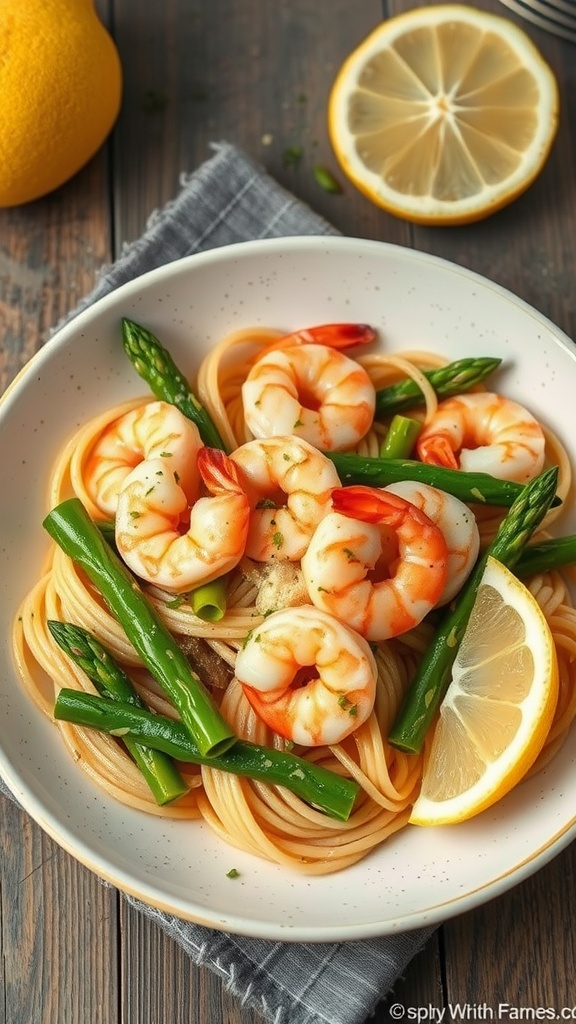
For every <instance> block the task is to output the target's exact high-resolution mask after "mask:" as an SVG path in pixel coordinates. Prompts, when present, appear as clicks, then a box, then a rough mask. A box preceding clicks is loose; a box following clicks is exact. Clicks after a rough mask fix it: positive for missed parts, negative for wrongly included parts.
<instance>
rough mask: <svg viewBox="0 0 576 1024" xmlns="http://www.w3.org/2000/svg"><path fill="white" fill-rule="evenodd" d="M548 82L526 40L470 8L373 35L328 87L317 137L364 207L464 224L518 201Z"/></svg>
mask: <svg viewBox="0 0 576 1024" xmlns="http://www.w3.org/2000/svg"><path fill="white" fill-rule="evenodd" d="M558 108H559V98H558V86H557V82H556V78H555V76H554V74H553V72H552V70H551V69H550V67H549V66H548V64H547V63H546V62H545V60H544V59H543V57H542V56H541V54H540V53H539V51H538V50H537V48H536V46H535V45H534V44H533V43H532V41H531V40H530V39H529V37H528V36H527V35H526V33H525V32H524V31H523V30H522V29H520V28H518V27H517V26H516V25H514V24H513V23H512V22H511V21H509V20H508V19H506V18H502V17H499V16H497V15H493V14H489V13H487V12H486V11H480V10H477V9H475V8H474V7H465V6H461V5H458V4H454V5H453V4H449V5H441V6H433V7H420V8H416V9H414V10H411V11H408V12H407V13H405V14H401V15H398V16H397V17H393V18H390V19H389V20H387V21H385V22H383V23H382V24H381V25H379V26H378V27H377V28H376V29H375V30H374V31H373V32H372V33H371V35H369V36H368V37H367V38H366V39H365V40H364V41H363V42H362V43H361V44H360V46H359V47H358V48H357V49H356V50H354V52H353V53H352V54H351V55H350V56H349V57H348V59H347V60H346V61H345V62H344V64H343V65H342V67H341V68H340V70H339V72H338V74H337V76H336V79H335V82H334V84H333V87H332V90H331V93H330V98H329V104H328V128H329V134H330V139H331V142H332V146H333V149H334V152H335V154H336V158H337V160H338V162H339V163H340V165H341V167H342V169H343V171H344V173H345V174H346V175H347V176H348V177H349V178H350V179H351V181H352V182H353V183H354V184H355V185H356V186H357V188H359V189H360V191H361V192H363V193H364V194H365V195H366V196H367V197H368V199H370V200H372V202H374V203H375V204H377V205H378V206H381V207H383V208H384V209H385V210H388V211H389V212H390V213H392V214H395V215H396V216H398V217H402V218H405V219H407V220H410V221H414V222H416V223H425V224H466V223H470V222H472V221H475V220H480V219H481V218H483V217H486V216H488V215H489V214H491V213H494V212H495V211H496V210H499V209H501V207H503V206H505V205H506V204H508V203H510V202H511V201H512V200H513V199H515V198H516V197H517V196H519V195H520V194H521V193H522V192H524V191H525V189H527V188H528V186H529V185H530V184H531V183H532V182H533V181H534V179H535V178H536V176H537V175H538V174H539V172H540V171H541V169H542V167H543V166H544V163H545V162H546V159H547V157H548V154H549V152H550V148H551V146H552V143H553V141H554V137H555V135H556V130H557V125H558Z"/></svg>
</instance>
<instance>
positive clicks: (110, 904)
mask: <svg viewBox="0 0 576 1024" xmlns="http://www.w3.org/2000/svg"><path fill="white" fill-rule="evenodd" d="M0 800H1V807H2V822H3V828H2V832H1V839H0V842H1V846H0V850H1V854H2V865H1V872H2V876H1V877H2V882H1V888H0V897H1V901H2V902H1V915H2V959H3V970H4V979H3V981H4V999H3V1001H2V1003H0V1005H1V1006H2V1011H0V1013H2V1012H3V1013H4V1014H5V1016H4V1018H3V1019H4V1020H5V1022H6V1024H16V1022H18V1024H19V1022H22V1024H25V1022H28V1021H30V1022H31V1024H32V1022H34V1024H36V1022H38V1024H40V1022H45V1024H56V1022H57V1024H78V1022H79V1021H83V1020H86V1021H88V1020H89V1021H91V1022H93V1024H111V1022H112V1021H114V1020H115V1018H116V1009H117V1005H118V983H117V972H116V970H115V964H116V961H117V942H116V935H117V926H116V915H117V895H116V893H115V891H114V890H113V889H111V888H109V887H106V886H103V885H102V884H101V883H100V882H99V880H98V879H97V878H96V877H95V875H93V874H92V872H90V871H87V870H86V869H85V868H83V867H82V866H81V865H80V864H79V863H78V862H77V861H76V860H74V859H73V858H72V857H70V856H68V854H66V853H65V852H64V851H63V850H61V849H60V847H58V846H57V845H56V844H55V843H53V842H52V840H51V839H49V837H48V836H47V835H46V834H45V833H44V832H43V831H42V830H41V829H40V828H39V827H38V826H37V825H35V824H34V822H33V821H32V819H31V818H30V817H29V816H28V815H27V814H25V813H24V812H23V811H22V810H20V808H18V807H16V806H15V805H14V804H13V803H12V801H10V800H7V799H6V797H3V796H2V797H0Z"/></svg>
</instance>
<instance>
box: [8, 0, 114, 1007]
mask: <svg viewBox="0 0 576 1024" xmlns="http://www.w3.org/2000/svg"><path fill="white" fill-rule="evenodd" d="M98 6H99V8H100V9H101V10H103V11H104V12H106V7H107V4H106V2H105V0H102V2H100V3H99V5H98ZM107 180H108V165H107V159H106V153H105V151H104V152H102V153H100V154H99V155H98V157H97V158H95V159H94V160H93V161H92V162H91V163H90V164H89V165H88V166H87V167H86V168H85V169H84V170H83V171H81V172H80V173H79V174H78V175H77V176H76V177H75V178H74V179H73V181H71V182H69V183H68V184H66V185H65V186H63V187H62V188H61V189H58V190H57V191H56V192H54V193H53V194H52V195H50V196H47V197H45V198H44V199H40V200H38V201H36V202H34V203H30V204H29V205H26V206H22V207H16V208H14V209H7V210H0V387H1V388H2V389H3V388H4V387H5V386H6V385H7V384H8V383H9V381H10V380H12V378H13V377H14V375H15V374H16V373H17V371H18V370H19V369H20V367H21V366H22V365H23V364H24V363H25V362H26V361H27V360H28V359H29V358H30V357H31V356H32V355H33V353H34V352H36V351H37V350H38V349H39V348H40V346H41V345H42V344H43V343H44V342H45V340H46V338H47V337H48V334H49V332H50V331H51V329H52V328H53V327H54V326H55V325H56V324H57V323H58V321H59V320H60V318H61V317H63V316H65V315H66V314H67V313H68V312H69V311H70V310H71V309H73V308H74V306H75V305H76V303H77V302H78V300H79V299H80V298H81V297H82V296H83V295H84V294H86V293H87V292H88V291H89V290H90V288H91V287H92V284H93V283H94V279H95V277H96V274H97V273H98V271H99V270H100V268H101V267H102V265H103V264H106V263H107V262H108V260H109V258H110V252H111V239H110V218H109V212H108V203H107ZM1 808H2V822H3V828H2V838H1V842H2V847H1V850H2V856H1V858H0V899H1V915H2V929H1V934H0V945H1V952H2V962H3V965H4V976H3V999H2V1000H0V1006H1V1007H2V1009H1V1010H0V1020H3V1021H4V1022H5V1024H28V1022H30V1024H32V1022H34V1024H40V1022H42V1024H78V1022H80V1021H85V1020H90V1021H91V1022H94V1024H112V1022H115V1021H116V1020H117V1006H118V975H117V971H116V962H117V959H118V955H117V904H118V896H117V894H116V893H115V891H114V890H113V889H110V888H107V887H105V886H103V885H102V884H101V883H100V882H99V881H98V879H97V878H96V877H95V876H94V875H93V874H92V873H91V872H90V871H88V870H87V869H86V868H84V867H82V866H81V865H80V864H79V863H78V862H77V861H75V860H74V859H73V858H71V857H70V856H69V855H68V854H67V853H65V852H64V851H63V850H61V849H60V848H59V847H58V846H57V845H56V844H55V843H54V842H53V841H52V840H51V839H50V838H49V837H48V836H47V835H46V834H45V833H44V832H43V831H42V830H41V829H40V828H39V827H38V826H37V825H35V824H34V823H33V822H32V820H31V819H30V818H29V817H28V816H27V815H26V814H24V813H23V812H22V811H21V810H20V809H19V808H17V807H15V806H14V805H13V804H12V803H11V802H10V801H9V800H7V799H6V798H4V797H2V798H1Z"/></svg>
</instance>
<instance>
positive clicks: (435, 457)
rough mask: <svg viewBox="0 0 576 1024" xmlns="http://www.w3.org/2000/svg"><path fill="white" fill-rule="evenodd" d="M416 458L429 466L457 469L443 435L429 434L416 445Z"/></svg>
mask: <svg viewBox="0 0 576 1024" xmlns="http://www.w3.org/2000/svg"><path fill="white" fill-rule="evenodd" d="M416 447H417V451H418V457H419V458H420V459H421V461H422V462H426V463H427V464H428V465H429V466H441V467H444V468H445V469H458V468H459V467H458V460H457V458H456V456H455V455H454V452H453V451H452V448H451V447H450V442H449V441H448V438H447V437H445V436H444V434H431V435H430V437H424V438H421V440H420V441H419V442H418V443H417V446H416Z"/></svg>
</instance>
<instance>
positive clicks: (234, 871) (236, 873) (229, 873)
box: [226, 868, 240, 878]
mask: <svg viewBox="0 0 576 1024" xmlns="http://www.w3.org/2000/svg"><path fill="white" fill-rule="evenodd" d="M226 878H240V872H239V871H238V868H230V871H227V872H226Z"/></svg>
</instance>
